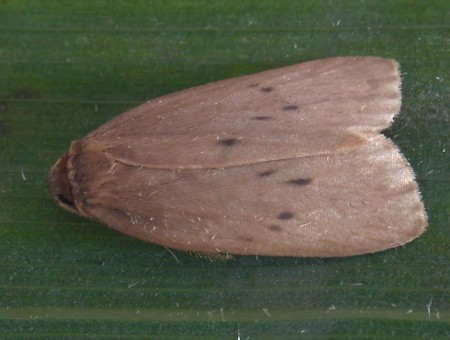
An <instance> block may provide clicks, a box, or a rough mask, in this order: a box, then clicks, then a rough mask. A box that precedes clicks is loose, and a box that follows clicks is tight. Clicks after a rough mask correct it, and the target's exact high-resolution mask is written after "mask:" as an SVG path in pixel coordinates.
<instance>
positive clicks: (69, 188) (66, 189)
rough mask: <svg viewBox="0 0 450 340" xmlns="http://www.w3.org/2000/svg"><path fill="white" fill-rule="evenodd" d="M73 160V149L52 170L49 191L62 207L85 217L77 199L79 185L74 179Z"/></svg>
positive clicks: (49, 177) (49, 178)
mask: <svg viewBox="0 0 450 340" xmlns="http://www.w3.org/2000/svg"><path fill="white" fill-rule="evenodd" d="M72 160H73V154H72V148H71V151H69V152H68V153H65V154H64V155H62V156H61V157H60V158H59V159H58V161H57V162H56V163H55V164H54V165H53V167H52V168H51V170H50V173H49V176H48V191H49V192H50V194H51V195H52V197H53V199H54V200H55V202H56V203H57V204H58V205H59V206H60V207H63V208H64V209H66V210H69V211H70V212H72V213H75V214H77V215H83V216H85V215H86V214H85V213H84V212H83V209H82V208H81V204H80V202H78V199H77V196H78V194H77V185H76V183H75V182H74V179H73V177H74V175H73V171H72Z"/></svg>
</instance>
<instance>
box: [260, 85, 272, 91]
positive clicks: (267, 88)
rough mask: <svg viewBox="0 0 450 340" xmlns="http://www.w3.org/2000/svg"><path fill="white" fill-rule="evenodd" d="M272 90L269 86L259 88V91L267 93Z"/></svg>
mask: <svg viewBox="0 0 450 340" xmlns="http://www.w3.org/2000/svg"><path fill="white" fill-rule="evenodd" d="M272 91H273V88H271V87H270V86H268V87H263V88H261V92H265V93H269V92H272Z"/></svg>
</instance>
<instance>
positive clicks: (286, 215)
mask: <svg viewBox="0 0 450 340" xmlns="http://www.w3.org/2000/svg"><path fill="white" fill-rule="evenodd" d="M292 217H294V214H293V213H292V212H290V211H282V212H280V213H279V214H278V216H277V218H278V219H279V220H290V219H291V218H292Z"/></svg>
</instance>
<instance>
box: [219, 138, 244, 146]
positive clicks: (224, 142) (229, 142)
mask: <svg viewBox="0 0 450 340" xmlns="http://www.w3.org/2000/svg"><path fill="white" fill-rule="evenodd" d="M237 143H239V141H238V140H237V139H236V138H227V139H222V140H220V141H218V142H217V144H220V145H223V146H233V145H236V144H237Z"/></svg>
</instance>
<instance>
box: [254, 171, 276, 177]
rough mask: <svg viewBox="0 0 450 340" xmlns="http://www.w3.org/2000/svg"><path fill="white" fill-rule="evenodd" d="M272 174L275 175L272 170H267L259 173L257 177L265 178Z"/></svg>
mask: <svg viewBox="0 0 450 340" xmlns="http://www.w3.org/2000/svg"><path fill="white" fill-rule="evenodd" d="M274 173H275V171H273V170H267V171H263V172H260V173H259V174H258V176H259V177H267V176H270V175H272V174H274Z"/></svg>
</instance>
